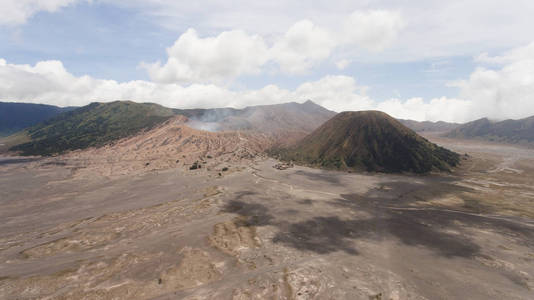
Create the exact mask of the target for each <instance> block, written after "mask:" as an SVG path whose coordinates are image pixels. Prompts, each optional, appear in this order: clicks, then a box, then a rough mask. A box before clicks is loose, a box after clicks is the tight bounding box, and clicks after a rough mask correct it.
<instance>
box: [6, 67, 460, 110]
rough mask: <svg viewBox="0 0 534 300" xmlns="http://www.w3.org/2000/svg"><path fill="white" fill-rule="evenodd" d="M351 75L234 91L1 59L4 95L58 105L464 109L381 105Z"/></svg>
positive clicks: (447, 102)
mask: <svg viewBox="0 0 534 300" xmlns="http://www.w3.org/2000/svg"><path fill="white" fill-rule="evenodd" d="M366 90H367V87H366V86H360V85H358V84H357V82H356V80H355V79H354V78H352V77H349V76H341V75H338V76H331V75H330V76H325V77H323V78H321V79H319V80H316V81H312V82H305V83H302V84H301V85H299V86H298V87H297V88H296V89H295V90H287V89H282V88H280V87H278V86H276V85H267V86H265V87H263V88H261V89H258V90H245V91H231V90H228V89H226V88H222V87H219V86H216V85H212V84H192V85H189V86H186V87H184V86H181V85H179V84H175V83H169V84H165V83H154V82H149V81H142V80H136V81H129V82H123V83H119V82H116V81H114V80H103V79H95V78H92V77H90V76H80V77H76V76H74V75H72V74H71V73H69V72H68V71H67V70H66V69H65V68H64V66H63V64H62V63H61V62H59V61H42V62H38V63H37V64H35V65H34V66H30V65H17V64H8V63H7V62H6V61H5V60H3V59H0V99H1V100H4V101H20V102H34V103H48V104H53V105H59V106H81V105H86V104H88V103H89V102H92V101H99V102H107V101H114V100H134V101H139V102H155V103H159V104H161V105H164V106H168V107H177V108H210V107H227V106H230V107H238V108H239V107H244V106H250V105H260V104H275V103H284V102H289V101H305V100H307V99H311V100H313V101H315V102H316V103H318V104H320V105H322V106H324V107H326V108H329V109H332V110H335V111H343V110H368V109H379V110H383V111H386V112H388V113H390V114H392V115H393V116H395V117H403V118H412V119H418V120H426V119H431V120H438V119H445V120H455V119H454V118H455V117H458V116H459V114H461V113H462V112H466V111H468V110H466V109H465V107H466V105H467V104H465V103H463V102H462V101H461V100H454V99H453V100H451V99H445V98H442V99H436V100H432V101H430V103H424V101H423V100H422V99H410V100H407V101H401V100H397V99H393V100H389V101H386V102H382V103H377V102H376V101H374V100H373V99H371V98H369V97H368V96H367V95H366Z"/></svg>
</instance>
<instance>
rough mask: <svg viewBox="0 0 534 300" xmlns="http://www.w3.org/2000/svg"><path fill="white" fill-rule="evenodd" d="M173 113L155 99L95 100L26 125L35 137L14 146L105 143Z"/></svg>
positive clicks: (51, 150) (54, 148) (36, 151)
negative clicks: (136, 100)
mask: <svg viewBox="0 0 534 300" xmlns="http://www.w3.org/2000/svg"><path fill="white" fill-rule="evenodd" d="M173 115H174V112H173V110H172V109H170V108H165V107H163V106H160V105H157V104H152V103H135V102H130V101H115V102H111V103H91V104H89V105H87V106H84V107H81V108H78V109H76V110H73V111H70V112H66V113H63V114H60V115H58V116H56V117H54V118H52V119H49V120H47V121H45V122H43V123H40V124H38V125H35V126H33V127H30V128H28V129H26V130H25V133H26V134H27V135H28V136H29V137H30V138H31V141H29V142H25V143H22V144H19V145H16V146H14V147H11V148H10V150H12V151H20V152H21V154H22V155H53V154H57V153H62V152H64V151H67V150H76V149H83V148H87V147H91V146H102V145H104V144H106V143H109V142H111V141H113V140H117V139H120V138H123V137H127V136H129V135H132V134H135V133H137V132H139V131H140V130H142V129H148V128H151V127H153V126H155V125H157V124H159V123H162V122H164V121H166V120H167V119H169V118H170V117H171V116H173Z"/></svg>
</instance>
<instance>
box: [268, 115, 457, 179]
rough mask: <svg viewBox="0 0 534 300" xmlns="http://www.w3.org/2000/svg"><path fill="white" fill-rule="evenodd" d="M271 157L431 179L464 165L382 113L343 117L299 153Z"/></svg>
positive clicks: (290, 150)
mask: <svg viewBox="0 0 534 300" xmlns="http://www.w3.org/2000/svg"><path fill="white" fill-rule="evenodd" d="M272 153H273V154H276V155H280V157H281V158H282V159H284V160H293V161H295V162H297V163H305V164H309V165H312V166H318V167H323V168H330V169H356V170H366V171H379V172H414V173H426V172H429V171H432V170H433V169H437V170H449V169H450V167H453V166H455V165H456V164H458V162H459V155H458V154H457V153H454V152H452V151H449V150H447V149H445V148H442V147H439V146H437V145H435V144H432V143H430V142H429V141H428V140H426V139H425V138H423V137H421V136H419V135H418V134H416V133H415V132H414V131H412V130H411V129H409V128H407V127H406V126H404V125H402V124H401V123H400V122H399V121H397V120H395V119H394V118H392V117H390V116H389V115H387V114H385V113H382V112H378V111H361V112H342V113H340V114H338V115H336V116H335V117H334V118H332V119H330V120H329V121H327V122H326V123H324V124H323V125H322V126H321V127H319V128H318V129H316V130H315V131H314V132H312V133H311V134H310V135H308V136H307V137H305V138H304V139H303V140H302V141H301V142H299V143H298V144H297V145H296V146H295V147H292V148H288V149H278V150H274V151H273V152H272Z"/></svg>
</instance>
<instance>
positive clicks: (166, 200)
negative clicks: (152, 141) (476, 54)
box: [0, 140, 534, 299]
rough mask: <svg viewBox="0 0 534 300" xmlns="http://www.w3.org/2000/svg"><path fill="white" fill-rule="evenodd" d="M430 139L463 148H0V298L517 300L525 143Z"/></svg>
mask: <svg viewBox="0 0 534 300" xmlns="http://www.w3.org/2000/svg"><path fill="white" fill-rule="evenodd" d="M437 142H439V143H441V144H443V145H446V146H448V147H451V148H453V149H454V150H457V151H461V152H462V153H464V152H465V153H468V154H469V157H465V158H464V160H463V163H462V166H461V167H460V168H459V169H457V170H456V171H454V172H453V173H452V174H441V175H430V176H410V175H383V174H354V173H343V172H331V171H324V170H316V169H310V168H306V167H298V166H296V167H294V168H291V169H288V170H284V171H280V170H277V169H274V168H272V166H273V165H274V164H275V163H276V161H274V160H271V159H265V158H262V159H260V158H258V159H255V160H248V161H243V162H241V163H237V162H233V163H229V164H227V165H225V166H227V167H228V170H227V171H224V172H223V171H222V169H221V168H222V167H223V166H222V165H217V166H218V167H216V168H215V167H213V168H211V169H209V170H208V169H207V168H202V169H199V170H189V169H188V168H186V167H177V168H172V169H167V170H152V171H146V172H142V173H135V175H121V176H115V177H105V176H102V175H98V174H97V173H95V174H94V175H93V176H88V175H87V174H85V175H84V176H76V174H77V170H78V168H79V166H72V165H71V164H70V163H69V162H68V161H67V162H65V163H62V162H61V160H58V159H54V160H53V161H50V160H42V159H18V158H3V159H0V199H1V200H0V220H2V222H1V223H0V298H1V299H153V298H155V299H532V298H533V295H534V159H533V158H534V151H532V150H526V149H519V148H513V147H508V146H499V145H487V144H480V143H473V142H457V141H450V140H437ZM490 146H491V147H490ZM213 159H215V158H213ZM207 163H209V161H208V162H207ZM219 173H220V175H219Z"/></svg>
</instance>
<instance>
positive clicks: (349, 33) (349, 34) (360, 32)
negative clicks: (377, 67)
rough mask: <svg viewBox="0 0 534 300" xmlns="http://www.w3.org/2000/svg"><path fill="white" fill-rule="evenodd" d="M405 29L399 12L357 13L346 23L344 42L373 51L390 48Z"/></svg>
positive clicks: (372, 11) (374, 11) (376, 11)
mask: <svg viewBox="0 0 534 300" xmlns="http://www.w3.org/2000/svg"><path fill="white" fill-rule="evenodd" d="M403 27H404V21H403V19H402V17H401V15H400V13H399V12H392V11H385V10H371V11H355V12H353V13H352V14H351V15H350V16H349V17H348V18H347V20H346V21H345V26H344V28H343V30H344V32H343V36H342V39H343V42H344V43H347V44H356V45H358V46H360V47H364V48H366V49H368V50H372V51H381V50H384V49H385V48H386V47H387V46H389V45H390V44H391V43H392V42H393V41H394V40H395V39H396V38H397V35H398V33H399V31H400V30H401V29H402V28H403Z"/></svg>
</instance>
